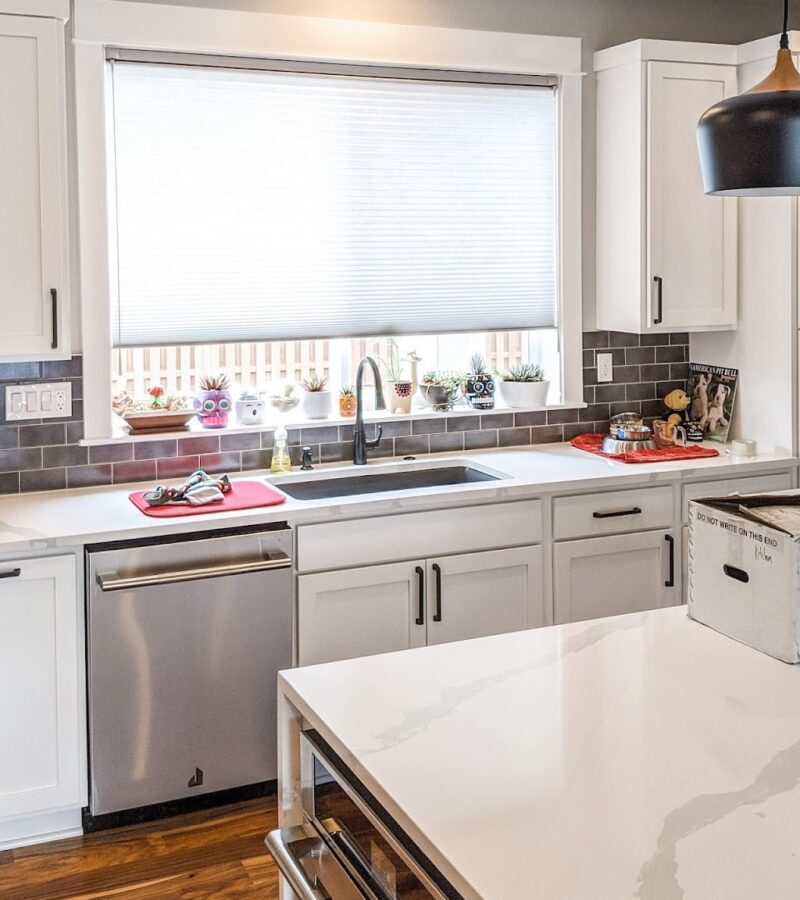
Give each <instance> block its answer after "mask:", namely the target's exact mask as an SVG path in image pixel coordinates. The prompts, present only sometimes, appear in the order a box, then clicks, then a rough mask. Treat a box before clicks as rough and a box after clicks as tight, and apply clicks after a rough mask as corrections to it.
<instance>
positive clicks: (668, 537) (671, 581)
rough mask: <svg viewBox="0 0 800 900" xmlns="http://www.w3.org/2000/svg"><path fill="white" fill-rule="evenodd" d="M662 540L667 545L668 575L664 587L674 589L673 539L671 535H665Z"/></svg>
mask: <svg viewBox="0 0 800 900" xmlns="http://www.w3.org/2000/svg"><path fill="white" fill-rule="evenodd" d="M664 540H665V541H666V542H667V544H668V545H669V575H668V576H667V580H666V581H665V582H664V587H675V538H674V537H673V536H672V535H671V534H665V535H664Z"/></svg>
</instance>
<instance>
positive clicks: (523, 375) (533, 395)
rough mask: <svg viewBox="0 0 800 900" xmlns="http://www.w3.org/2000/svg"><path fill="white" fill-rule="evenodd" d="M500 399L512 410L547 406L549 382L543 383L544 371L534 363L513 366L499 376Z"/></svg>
mask: <svg viewBox="0 0 800 900" xmlns="http://www.w3.org/2000/svg"><path fill="white" fill-rule="evenodd" d="M499 387H500V397H501V398H502V400H503V403H505V405H506V406H510V407H513V408H517V409H519V408H521V407H541V406H545V405H546V404H547V391H548V388H549V387H550V382H549V381H545V377H544V369H542V367H541V366H539V365H536V364H535V363H522V364H521V365H518V366H513V367H512V368H511V369H509V370H508V371H507V372H503V373H502V374H501V375H500V385H499Z"/></svg>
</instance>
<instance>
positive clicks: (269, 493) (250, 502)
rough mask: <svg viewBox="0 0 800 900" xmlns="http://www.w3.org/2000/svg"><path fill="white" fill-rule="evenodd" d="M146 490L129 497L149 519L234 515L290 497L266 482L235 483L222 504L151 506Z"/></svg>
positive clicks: (271, 504)
mask: <svg viewBox="0 0 800 900" xmlns="http://www.w3.org/2000/svg"><path fill="white" fill-rule="evenodd" d="M145 493H146V491H134V492H133V493H132V494H129V495H128V498H129V499H130V501H131V503H133V505H134V506H135V507H136V508H137V509H140V510H141V511H142V512H143V513H144V514H145V515H146V516H153V517H154V518H156V519H170V518H174V517H175V516H204V515H206V514H207V513H216V512H232V511H233V510H235V509H258V507H259V506H277V505H278V504H279V503H284V502H285V501H286V495H285V494H282V493H281V492H280V491H279V490H277V488H274V487H272V485H270V484H267V483H266V482H263V481H234V482H233V487H232V489H231V491H230V493H228V494H225V496H224V497H223V499H222V500H220V501H219V502H218V503H207V504H206V505H205V506H188V505H187V506H183V505H182V504H175V505H174V506H169V505H168V506H148V505H147V503H145V501H144V494H145Z"/></svg>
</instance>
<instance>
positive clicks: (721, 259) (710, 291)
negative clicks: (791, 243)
mask: <svg viewBox="0 0 800 900" xmlns="http://www.w3.org/2000/svg"><path fill="white" fill-rule="evenodd" d="M594 61H595V71H596V72H597V327H598V328H600V329H608V330H613V331H627V332H634V333H637V334H647V333H650V332H660V331H711V330H729V329H733V328H735V327H736V291H737V285H736V277H737V257H736V253H737V250H736V242H737V235H736V200H735V199H733V198H728V199H722V198H719V197H707V196H706V195H705V194H704V192H703V182H702V177H701V173H700V163H699V159H698V155H697V142H696V138H695V130H696V127H697V121H698V119H699V118H700V116H701V115H702V113H703V112H704V111H705V110H706V109H708V107H709V106H712V105H713V104H714V103H717V102H718V101H719V100H722V99H723V98H725V97H728V96H731V95H733V94H735V93H736V89H737V87H736V65H735V61H736V60H735V48H734V47H728V46H724V45H709V44H685V43H681V42H673V41H633V42H631V43H629V44H624V45H621V46H619V47H612V48H610V49H609V50H602V51H600V52H599V53H596V54H595V58H594Z"/></svg>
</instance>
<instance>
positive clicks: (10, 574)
mask: <svg viewBox="0 0 800 900" xmlns="http://www.w3.org/2000/svg"><path fill="white" fill-rule="evenodd" d="M21 574H22V569H9V570H8V571H7V572H0V578H19V576H20V575H21Z"/></svg>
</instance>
